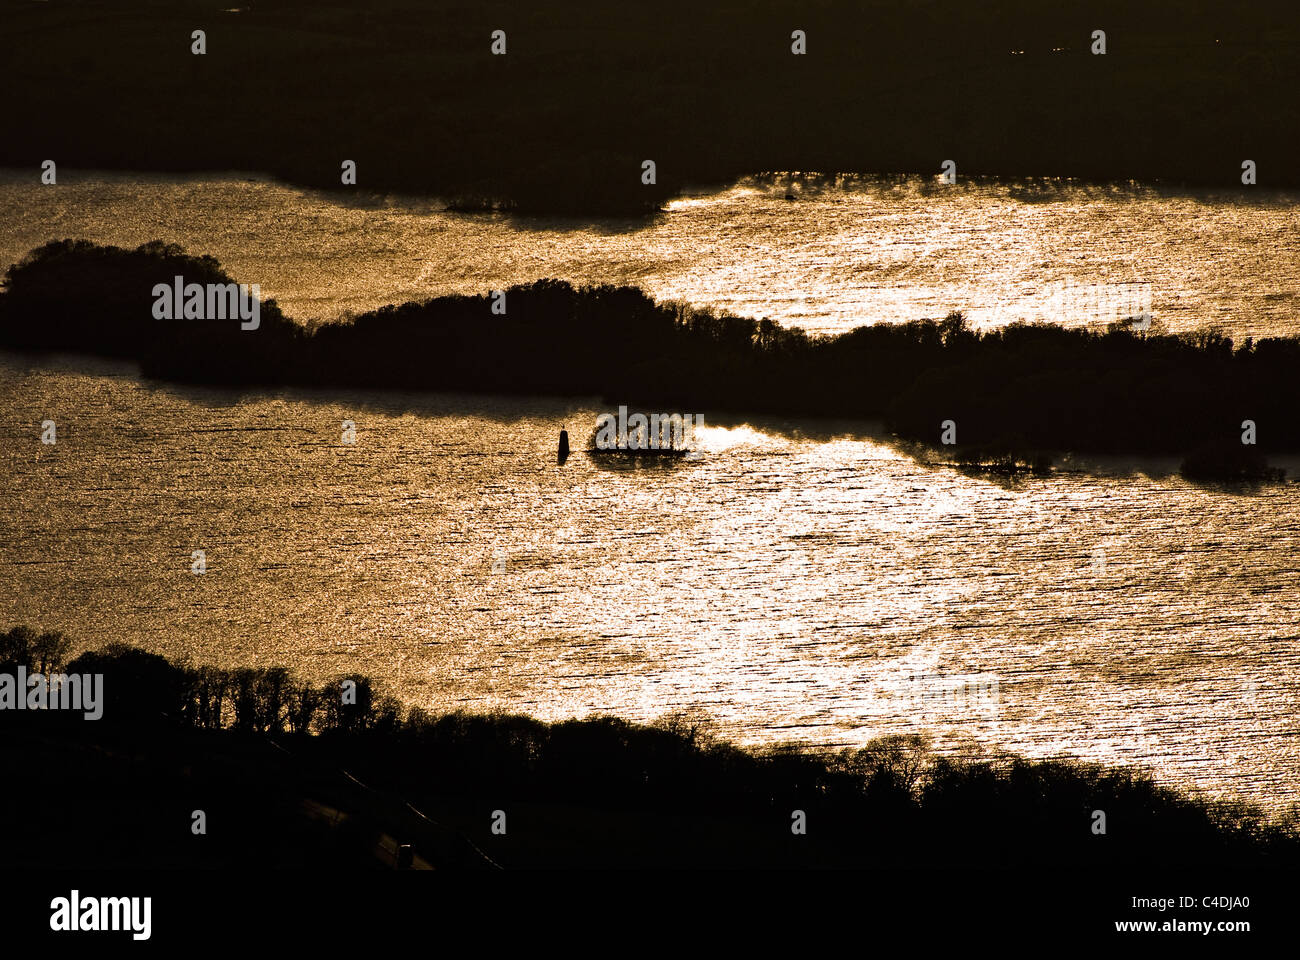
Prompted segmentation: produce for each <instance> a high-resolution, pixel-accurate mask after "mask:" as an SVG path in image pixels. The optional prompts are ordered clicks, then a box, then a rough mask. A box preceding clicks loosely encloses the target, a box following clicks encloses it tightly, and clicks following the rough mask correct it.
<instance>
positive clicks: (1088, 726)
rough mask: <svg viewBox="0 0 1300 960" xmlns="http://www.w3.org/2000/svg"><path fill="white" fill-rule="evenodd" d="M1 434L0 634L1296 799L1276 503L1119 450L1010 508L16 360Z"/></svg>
mask: <svg viewBox="0 0 1300 960" xmlns="http://www.w3.org/2000/svg"><path fill="white" fill-rule="evenodd" d="M265 189H270V188H265ZM277 189H278V188H277ZM194 229H198V228H197V227H195V228H194ZM494 229H499V227H494ZM241 272H242V271H241ZM341 272H342V271H341ZM0 411H3V414H2V416H3V419H2V420H0V487H2V488H3V490H4V492H5V510H4V511H2V512H0V578H2V581H3V583H4V589H3V590H2V591H0V625H9V624H12V623H15V622H30V623H32V624H35V625H38V626H40V627H43V628H59V629H63V630H65V631H67V632H68V633H69V634H71V635H72V636H73V637H74V638H75V639H76V640H77V641H78V643H79V645H80V646H83V647H84V646H88V645H100V644H102V643H104V642H107V641H110V640H122V641H127V642H130V643H136V644H140V645H143V646H145V647H147V648H149V649H151V650H155V651H157V652H159V653H163V654H165V655H168V656H171V657H189V658H192V659H193V660H194V661H197V662H212V663H218V664H224V665H230V666H234V665H253V664H256V665H271V664H284V665H286V666H290V667H292V668H293V669H295V670H296V671H298V672H300V673H301V674H303V675H305V676H308V677H310V678H313V679H315V680H324V679H325V678H327V677H331V676H334V675H337V674H338V673H342V672H344V671H354V670H358V671H362V672H364V673H368V674H371V675H373V676H375V677H376V678H378V679H379V680H380V681H381V682H382V683H383V684H384V686H385V688H386V689H387V690H389V691H391V692H393V693H395V694H396V695H398V696H400V697H401V698H402V699H403V700H404V701H406V702H407V703H409V704H419V705H422V706H424V707H426V708H434V709H450V708H458V707H459V708H466V709H470V710H484V709H488V708H495V707H500V708H505V709H508V710H512V711H523V712H527V713H529V714H533V715H535V716H538V717H541V718H547V719H553V718H561V717H569V716H584V715H589V714H593V713H597V712H609V713H615V714H618V715H620V716H623V717H627V718H631V719H636V720H650V719H653V718H655V717H659V716H662V715H664V714H667V713H670V712H673V711H677V710H683V709H698V710H702V711H704V712H705V713H707V714H709V715H710V716H712V717H713V718H715V719H716V720H717V721H718V723H719V725H720V727H721V732H722V733H723V734H724V735H726V736H728V737H731V738H733V739H735V740H738V741H741V742H745V743H767V744H770V743H775V742H781V741H794V742H801V743H809V744H817V745H822V746H828V745H829V746H841V745H855V744H862V743H864V742H866V741H868V740H869V739H871V738H873V737H876V736H880V735H882V734H889V733H913V732H919V733H925V734H928V735H930V736H931V737H933V738H934V739H935V740H936V742H937V743H938V744H940V746H941V747H943V748H945V749H956V748H959V747H961V746H962V745H972V744H973V745H977V746H980V747H982V748H985V749H989V750H995V749H1007V750H1011V751H1016V752H1019V753H1023V754H1026V755H1029V756H1036V757H1042V756H1052V755H1059V754H1064V755H1070V756H1075V757H1086V758H1092V759H1096V760H1102V761H1106V762H1111V763H1137V764H1140V765H1142V766H1143V767H1145V768H1147V769H1149V770H1151V771H1153V772H1155V773H1157V774H1158V775H1159V776H1161V777H1162V778H1164V779H1166V780H1168V781H1170V782H1175V783H1178V784H1182V785H1184V786H1195V787H1199V788H1201V789H1203V790H1205V791H1208V792H1210V793H1214V794H1218V795H1224V796H1231V797H1238V798H1244V799H1247V800H1251V801H1255V802H1258V803H1260V804H1263V805H1265V806H1267V807H1269V808H1271V809H1274V810H1280V809H1282V808H1284V807H1286V805H1288V804H1289V803H1292V802H1294V801H1295V799H1296V797H1297V793H1296V785H1297V783H1298V782H1300V737H1297V732H1298V729H1297V728H1298V725H1300V719H1298V717H1300V712H1298V711H1297V696H1296V693H1297V680H1298V679H1300V652H1298V649H1300V648H1298V647H1297V638H1298V637H1300V606H1298V605H1297V603H1296V600H1297V597H1300V570H1298V569H1297V563H1296V557H1297V556H1298V555H1300V501H1298V499H1297V496H1296V489H1297V488H1296V487H1295V485H1293V484H1288V485H1284V486H1273V487H1267V488H1262V489H1257V490H1237V491H1233V490H1208V489H1202V488H1198V487H1196V486H1193V485H1190V484H1188V483H1186V482H1184V481H1183V480H1181V479H1179V478H1178V477H1177V476H1176V475H1173V473H1172V471H1173V470H1174V469H1175V467H1176V464H1175V463H1174V462H1172V461H1150V462H1145V461H1131V460H1125V461H1118V460H1117V461H1110V462H1106V463H1101V464H1097V463H1094V464H1089V465H1087V466H1089V467H1090V468H1091V469H1090V470H1088V471H1079V472H1061V473H1058V474H1056V475H1054V476H1051V477H1049V478H1041V479H1031V480H1027V481H1025V482H1023V483H1022V484H1019V485H1016V486H1013V487H1008V486H1007V485H1005V484H1002V485H1000V484H998V483H995V482H991V481H990V480H988V479H981V478H977V477H970V476H965V475H963V474H961V473H958V472H956V471H954V470H951V469H946V468H942V467H933V466H927V465H925V464H922V463H918V462H917V461H915V460H913V459H911V458H909V457H908V456H906V455H904V454H903V453H901V452H899V451H898V450H896V449H894V448H892V447H891V446H889V445H888V444H886V443H885V442H884V441H883V439H882V438H880V437H879V436H875V437H873V436H871V435H867V434H863V433H862V432H860V431H861V430H862V427H861V425H857V426H856V427H855V426H851V425H847V424H818V423H815V422H811V421H803V422H798V421H789V422H785V421H774V420H770V419H750V420H745V418H739V419H725V418H722V417H720V416H712V415H709V414H708V413H707V412H706V414H705V421H706V424H709V425H712V426H709V427H708V428H707V429H706V430H705V431H704V433H703V434H702V436H703V439H704V444H705V447H706V450H707V453H706V455H705V456H704V457H703V458H702V459H700V460H698V461H694V462H679V463H676V464H674V465H672V466H669V467H650V468H643V469H611V468H608V467H604V466H601V465H600V464H598V463H596V462H593V460H592V459H591V458H590V457H589V456H588V455H586V454H585V453H582V452H579V453H576V454H575V455H574V456H573V457H572V458H571V459H570V460H569V461H568V463H567V464H565V465H564V466H559V465H557V463H556V459H555V440H556V435H557V433H558V430H559V429H560V428H561V427H562V426H565V425H567V426H568V427H569V428H570V430H571V431H574V432H575V433H576V435H578V436H581V435H582V433H583V429H584V427H585V425H588V424H590V423H591V422H593V420H594V418H595V415H596V413H597V408H596V406H595V403H594V401H591V402H580V401H574V402H564V401H545V400H522V399H508V400H507V399H493V398H483V397H473V398H469V397H449V396H432V395H383V394H378V393H364V394H361V393H320V394H316V393H301V392H283V393H280V392H275V393H260V394H253V395H241V394H237V393H234V392H230V391H220V390H195V389H186V388H177V387H171V386H163V385H159V384H154V383H148V382H142V381H141V380H139V379H138V378H137V377H136V375H135V371H134V370H133V369H132V368H129V367H122V366H114V365H109V364H106V363H102V362H96V361H87V360H73V359H67V358H64V359H57V360H55V361H54V362H53V364H52V365H51V364H49V363H45V364H42V363H38V362H37V361H35V360H32V359H29V358H20V357H16V356H14V355H0ZM47 419H49V420H54V421H55V422H56V425H57V430H58V433H57V443H56V444H55V445H53V446H48V445H43V444H41V443H40V441H39V433H40V427H39V425H40V423H41V422H42V421H44V420H47ZM345 419H350V420H354V421H355V422H356V425H357V436H356V442H355V443H354V444H350V445H349V444H345V443H343V442H342V432H341V424H342V421H343V420H345ZM855 430H856V431H858V432H855ZM1287 465H1289V466H1290V467H1291V468H1292V470H1293V471H1294V470H1295V468H1296V466H1297V464H1295V463H1290V464H1287ZM1066 466H1071V465H1070V464H1067V465H1066ZM1073 466H1080V465H1078V464H1075V465H1073ZM195 550H203V551H205V554H206V562H207V572H206V573H205V574H203V575H196V574H194V573H192V572H191V562H192V561H191V556H192V553H193V551H195ZM953 684H969V685H970V686H969V688H970V689H972V690H978V691H979V695H977V696H973V697H966V698H956V699H944V698H941V697H939V696H937V695H936V694H937V693H941V692H942V691H943V690H944V689H946V688H950V687H951V686H952V685H953ZM993 689H995V690H996V697H995V698H991V697H989V696H988V693H989V691H990V690H993ZM927 694H930V696H929V697H927Z"/></svg>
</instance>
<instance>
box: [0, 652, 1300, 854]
mask: <svg viewBox="0 0 1300 960" xmlns="http://www.w3.org/2000/svg"><path fill="white" fill-rule="evenodd" d="M45 639H49V636H48V635H46V637H45ZM43 646H44V647H45V648H47V649H45V650H44V652H38V648H41V647H43ZM55 646H58V645H57V644H56V645H55ZM48 647H49V645H48V644H44V641H43V639H42V636H41V635H38V634H37V633H35V632H34V631H31V630H28V629H26V628H16V629H12V630H9V631H8V632H6V633H3V634H0V671H13V670H15V669H16V666H17V664H19V663H32V662H34V661H36V660H44V665H45V666H46V668H47V669H52V670H55V671H59V670H63V671H66V672H68V673H98V674H102V675H103V677H104V690H105V696H104V700H103V707H104V709H103V717H102V719H100V720H95V721H88V720H85V719H83V718H82V717H81V715H79V714H76V713H65V712H51V711H45V712H41V711H25V712H10V711H3V712H0V743H2V744H3V745H4V753H5V756H6V757H7V758H8V760H9V762H10V763H12V764H14V765H15V769H23V770H38V769H39V770H40V771H41V772H40V777H39V784H38V786H39V789H35V787H36V786H37V784H36V783H33V784H32V786H33V787H34V789H23V790H8V791H4V793H3V797H2V798H0V815H3V816H4V817H5V822H6V823H10V824H21V825H24V826H25V828H26V829H29V830H39V831H40V832H41V834H42V836H43V837H44V838H45V840H44V842H42V844H40V845H39V846H31V845H23V844H18V843H10V844H5V845H4V848H3V849H4V853H3V854H0V861H2V862H4V863H6V865H8V866H10V867H15V866H39V865H41V864H49V863H50V862H51V860H54V861H57V863H58V865H60V866H63V867H70V866H89V865H95V866H187V865H188V866H203V867H215V866H236V865H241V864H242V865H247V864H248V863H250V862H253V863H259V864H264V865H268V866H273V867H295V866H304V865H330V866H334V867H340V866H343V867H347V866H353V867H382V866H393V864H394V857H395V855H396V847H397V845H398V844H401V843H409V844H411V845H412V847H413V850H414V854H415V856H416V857H417V858H418V859H417V865H419V864H420V863H427V864H431V865H433V866H435V867H442V868H453V869H473V868H491V867H492V866H494V865H498V866H505V867H534V866H588V867H591V866H604V867H608V866H620V867H628V866H638V867H644V866H695V867H699V866H750V867H764V866H766V867H773V866H780V867H790V866H805V867H809V866H811V867H827V866H834V867H868V866H869V867H882V866H883V867H889V866H895V867H911V868H916V867H974V868H986V869H998V868H1025V867H1027V866H1030V865H1043V866H1057V867H1060V866H1070V865H1077V866H1081V867H1105V868H1112V867H1122V866H1126V865H1127V866H1130V867H1134V866H1139V865H1148V866H1149V865H1159V866H1160V867H1162V868H1170V867H1174V866H1177V865H1180V864H1187V865H1196V866H1201V867H1205V866H1214V865H1221V866H1227V865H1236V866H1276V867H1285V866H1291V867H1294V866H1295V865H1296V863H1297V862H1298V861H1300V836H1297V834H1296V833H1295V831H1294V825H1293V824H1291V825H1285V824H1283V823H1281V822H1277V821H1270V820H1268V819H1267V818H1265V817H1263V816H1262V815H1260V814H1259V813H1258V812H1256V811H1252V810H1249V809H1246V808H1244V807H1241V806H1239V805H1231V804H1223V803H1210V802H1206V801H1203V800H1200V799H1193V798H1189V797H1187V796H1183V795H1180V794H1179V793H1177V792H1175V791H1172V790H1169V789H1167V788H1164V787H1161V786H1159V785H1158V784H1156V783H1154V782H1153V781H1152V780H1151V779H1149V778H1148V777H1146V776H1145V775H1142V774H1140V773H1134V772H1131V771H1126V770H1115V769H1106V768H1103V767H1099V766H1094V765H1087V764H1080V763H1075V762H1071V761H1064V760H1059V761H1043V762H1031V761H1026V760H1022V759H1018V758H1014V757H1007V756H1001V757H976V756H971V757H965V758H962V757H956V758H954V757H945V756H939V755H936V754H934V753H932V752H930V751H929V750H928V749H927V748H926V745H925V743H924V741H922V740H921V739H920V738H917V737H890V738H885V739H882V740H877V741H875V742H872V743H870V744H868V745H867V746H866V747H864V748H862V749H859V750H844V751H840V752H836V753H831V752H817V751H799V750H794V749H777V750H769V751H761V752H756V751H750V750H743V749H740V748H737V747H735V746H732V745H730V744H727V743H725V742H722V741H720V740H718V739H716V738H715V737H714V736H712V735H711V734H710V732H709V729H710V728H709V724H708V722H707V721H706V720H703V719H701V718H699V717H694V716H691V715H676V716H673V717H669V718H666V719H665V720H663V721H660V722H659V723H657V724H655V725H652V726H642V725H637V724H633V723H628V722H626V721H623V720H619V719H615V718H612V717H598V718H594V719H588V720H573V721H566V722H561V723H553V724H547V723H542V722H540V721H537V720H533V719H531V718H528V717H521V716H509V715H504V714H493V715H478V716H475V715H469V714H463V713H451V714H444V715H434V714H431V713H428V712H426V711H423V710H420V709H411V710H409V711H406V710H403V709H402V707H401V706H400V705H399V704H398V703H397V702H396V701H394V700H392V699H391V698H388V697H384V696H380V695H378V694H377V693H376V692H375V691H374V690H373V689H372V687H371V684H370V682H369V681H368V680H367V679H366V678H365V677H361V676H347V677H339V678H336V679H335V680H333V681H330V682H326V683H323V684H320V685H318V686H313V685H311V684H306V683H303V682H301V681H298V680H296V679H295V678H294V677H293V676H292V675H291V674H290V673H289V672H288V671H287V670H284V669H281V668H266V669H239V670H229V671H227V670H219V669H215V668H212V667H193V666H189V665H185V664H173V663H169V662H168V661H166V660H164V659H162V658H161V657H157V656H154V655H151V654H148V653H145V652H143V651H140V650H136V649H132V648H129V647H125V646H122V645H110V646H109V647H106V648H104V649H102V650H99V651H95V652H91V653H85V654H82V655H81V656H79V657H77V658H76V659H74V660H72V661H71V662H70V663H67V664H66V665H63V664H61V663H59V662H58V658H57V656H55V657H54V658H53V659H51V656H50V654H49V651H48ZM61 649H66V646H64V647H62V648H61ZM349 681H350V682H351V683H352V684H353V685H354V689H355V692H356V696H355V698H354V700H353V702H351V703H349V702H345V700H346V699H347V698H345V696H344V690H345V689H347V682H349ZM196 810H201V811H203V813H204V815H205V823H206V833H196V832H195V830H194V829H193V824H194V823H195V819H194V812H195V811H196ZM1098 812H1101V813H1103V814H1104V817H1105V820H1104V824H1105V831H1104V832H1099V831H1098V829H1097V827H1096V825H1097V824H1098V823H1099V822H1101V821H1100V820H1099V818H1098ZM800 822H802V824H804V825H805V826H806V830H805V831H803V832H797V831H796V830H795V829H794V828H795V826H796V824H797V823H800Z"/></svg>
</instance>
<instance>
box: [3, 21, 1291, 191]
mask: <svg viewBox="0 0 1300 960" xmlns="http://www.w3.org/2000/svg"><path fill="white" fill-rule="evenodd" d="M115 16H116V17H126V18H129V21H130V24H131V29H130V43H127V44H116V43H105V42H103V30H104V19H103V14H102V13H100V12H99V11H98V8H97V7H94V6H89V7H86V8H84V10H83V9H80V8H77V7H75V6H74V7H73V8H71V9H67V10H65V9H63V8H62V7H61V6H58V5H53V6H51V5H45V4H25V5H20V6H18V7H15V8H14V10H13V11H11V15H10V18H9V19H10V23H9V25H8V28H7V29H6V30H5V31H4V34H3V35H0V60H3V61H4V62H6V63H10V64H12V66H13V69H12V70H11V71H10V79H11V81H12V83H11V86H10V90H9V93H10V97H9V107H8V112H7V116H6V127H7V131H8V133H9V135H8V136H6V137H4V138H3V139H2V140H0V164H5V165H13V166H19V167H24V168H27V169H30V170H32V172H33V176H34V177H36V176H39V173H40V169H41V164H42V163H43V162H44V161H46V160H47V159H51V158H52V159H53V160H55V161H57V162H58V163H59V164H60V165H67V167H69V168H92V167H93V168H101V169H126V170H159V171H175V172H180V171H187V172H191V171H196V170H214V169H238V170H250V171H254V170H261V171H265V172H267V173H270V174H272V175H275V176H278V177H280V178H282V179H284V180H286V181H288V182H291V183H294V184H299V185H307V186H313V187H330V188H333V189H335V190H339V191H344V192H346V191H352V190H357V189H361V190H383V191H401V192H408V193H417V194H424V195H434V196H446V197H451V198H452V200H453V203H454V205H455V206H456V207H458V208H460V209H483V208H492V207H497V208H505V209H511V210H515V211H517V212H520V213H548V214H556V213H567V214H580V215H602V214H619V215H627V214H638V213H646V212H649V211H652V210H655V209H657V208H658V207H659V206H661V205H662V204H663V202H664V201H665V200H666V199H667V198H669V197H671V196H673V195H674V194H675V193H676V192H677V191H678V190H679V189H680V187H681V185H682V184H685V183H696V184H700V183H711V182H712V183H722V182H731V181H734V180H735V179H736V178H737V177H739V176H743V175H746V174H750V173H753V172H756V171H771V170H801V171H813V170H815V171H821V172H825V173H832V172H862V173H876V174H894V173H910V174H922V175H925V174H929V175H934V176H937V175H938V174H939V171H940V168H941V165H942V164H943V163H944V162H945V161H946V160H952V161H953V163H955V164H956V170H957V175H958V176H959V177H961V176H966V175H983V176H990V175H996V176H1008V177H1021V176H1062V177H1075V178H1080V179H1092V180H1107V181H1111V180H1134V179H1138V180H1145V181H1154V180H1159V181H1162V182H1165V183H1186V184H1206V185H1217V186H1223V187H1233V188H1235V189H1240V190H1249V189H1251V188H1250V187H1245V186H1243V184H1242V180H1241V177H1242V164H1243V162H1244V161H1246V160H1250V161H1252V162H1254V163H1255V164H1256V165H1257V170H1258V183H1259V184H1260V185H1263V186H1274V187H1282V186H1296V185H1300V173H1298V172H1297V171H1298V170H1300V168H1298V167H1297V166H1296V164H1295V163H1293V162H1292V160H1293V158H1294V157H1295V156H1296V155H1297V154H1300V139H1298V137H1300V133H1298V132H1297V131H1298V130H1300V128H1298V127H1297V125H1296V123H1295V112H1294V104H1293V100H1292V91H1291V84H1290V83H1289V82H1288V78H1289V77H1292V76H1294V75H1295V74H1296V53H1295V51H1296V48H1297V40H1298V39H1300V17H1297V15H1296V9H1295V5H1294V4H1293V3H1291V2H1290V0H1264V2H1261V3H1259V4H1255V5H1253V6H1252V13H1251V16H1249V17H1245V16H1240V15H1238V14H1236V13H1234V12H1232V11H1230V10H1226V9H1219V8H1218V7H1217V6H1216V5H1209V4H1204V5H1196V4H1193V5H1188V4H1186V3H1176V2H1173V0H1153V2H1151V3H1144V4H1113V5H1110V6H1108V7H1105V8H1103V9H1099V10H1096V11H1094V10H1093V9H1092V8H1091V7H1090V6H1088V5H1081V4H1078V3H1060V4H1053V5H1050V6H1045V5H1043V4H1042V3H1039V2H1036V0H998V2H994V3H985V4H980V5H978V6H972V5H971V4H968V3H962V2H959V0H935V2H930V3H925V4H899V3H889V2H884V0H868V2H861V0H830V2H827V3H824V4H816V5H811V6H810V5H809V4H807V3H802V2H797V0H774V2H769V3H765V4H762V5H761V7H759V8H755V6H754V5H753V4H746V3H742V2H739V0H727V2H723V3H718V4H711V5H709V6H707V7H702V6H701V5H700V4H697V3H689V2H687V0H663V2H660V3H656V4H655V5H653V6H641V5H635V4H634V5H629V6H627V7H613V6H611V5H609V4H597V3H594V2H592V0H559V2H557V3H554V4H550V5H547V6H546V7H540V6H538V5H535V4H533V5H529V4H506V5H504V6H502V5H496V6H492V7H490V8H487V9H485V8H484V7H483V5H482V4H480V3H472V2H469V0H446V2H443V3H441V4H439V5H438V7H437V8H436V14H435V13H433V12H432V11H430V13H429V14H425V13H424V12H423V11H421V10H419V9H418V8H414V7H411V6H410V5H408V4H401V3H396V2H394V0H376V2H375V3H371V4H367V5H365V6H364V7H360V6H354V5H345V4H331V3H325V4H311V5H301V4H298V5H293V6H292V7H291V8H284V7H283V6H282V5H279V4H271V5H269V6H264V5H253V6H251V7H248V6H246V7H243V8H241V9H238V10H230V11H226V12H218V11H216V10H212V9H209V8H207V7H205V6H202V5H200V4H195V3H193V2H192V0H185V2H182V3H180V4H172V5H166V6H160V5H153V4H143V3H125V4H122V5H119V8H118V10H117V12H116V14H115ZM1098 20H1100V21H1104V22H1095V21H1098ZM684 25H688V26H684ZM196 27H201V28H203V29H204V31H205V38H204V39H205V43H204V50H203V52H202V53H201V54H199V53H196V52H195V50H194V43H193V41H192V39H191V35H192V32H193V31H194V30H195V28H196ZM1098 29H1101V30H1102V31H1103V32H1104V34H1105V38H1104V42H1103V43H1102V45H1101V46H1099V45H1098V42H1099V40H1098V37H1097V36H1096V35H1095V32H1096V31H1097V30H1098ZM497 30H500V31H501V35H502V37H501V39H500V41H495V40H494V32H495V31H497ZM796 30H797V31H798V32H799V33H800V34H802V37H803V40H802V41H800V40H799V38H797V37H796V36H795V32H796ZM50 50H58V51H60V56H61V57H62V58H63V61H61V62H60V63H57V64H56V62H55V61H53V60H51V58H50V56H49V51H50ZM68 63H71V64H74V65H75V69H68V67H67V64H68ZM86 77H95V78H96V82H95V83H94V84H93V85H90V86H87V84H86V83H85V78H86ZM322 91H329V93H328V95H322ZM647 160H649V161H652V162H654V163H655V165H656V170H655V175H654V177H653V178H648V177H647V176H646V174H645V169H644V164H645V162H646V161H647ZM345 161H351V162H353V163H355V174H356V175H355V185H352V184H348V183H345V182H344V179H343V175H342V166H343V164H344V162H345Z"/></svg>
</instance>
